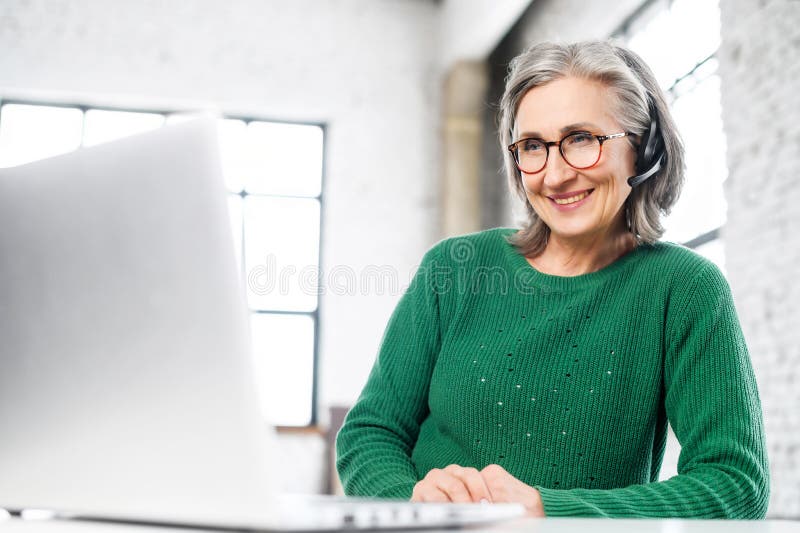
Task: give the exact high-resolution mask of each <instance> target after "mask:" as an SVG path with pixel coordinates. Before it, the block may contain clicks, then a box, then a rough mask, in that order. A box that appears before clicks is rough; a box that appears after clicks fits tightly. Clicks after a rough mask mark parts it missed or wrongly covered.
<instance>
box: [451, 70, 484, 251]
mask: <svg viewBox="0 0 800 533" xmlns="http://www.w3.org/2000/svg"><path fill="white" fill-rule="evenodd" d="M488 84H489V74H488V67H487V65H486V63H484V62H477V61H475V62H473V61H470V62H459V63H456V64H455V65H454V66H453V67H452V68H451V69H450V71H449V72H448V73H447V75H446V77H445V82H444V91H443V94H442V96H443V99H444V102H443V105H442V109H443V112H444V117H443V120H442V133H443V137H444V139H443V142H442V195H441V202H442V205H441V213H442V221H441V230H442V235H443V236H452V235H460V234H463V233H470V232H473V231H478V230H479V229H481V182H480V175H481V148H482V138H483V114H484V107H485V105H486V104H485V101H486V91H487V88H488Z"/></svg>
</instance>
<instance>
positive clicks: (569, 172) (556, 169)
mask: <svg viewBox="0 0 800 533" xmlns="http://www.w3.org/2000/svg"><path fill="white" fill-rule="evenodd" d="M542 172H543V173H544V185H545V186H546V187H547V188H549V189H554V190H558V189H559V188H560V187H561V185H562V184H563V183H565V182H567V181H569V180H571V179H573V178H575V176H576V175H577V170H575V169H574V168H572V167H571V166H569V165H568V164H567V162H566V161H564V156H562V155H561V151H560V150H559V149H558V147H557V146H551V147H550V154H549V155H548V158H547V164H546V165H545V167H544V170H543V171H542Z"/></svg>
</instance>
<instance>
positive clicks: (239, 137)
mask: <svg viewBox="0 0 800 533" xmlns="http://www.w3.org/2000/svg"><path fill="white" fill-rule="evenodd" d="M246 132H247V126H246V124H245V123H244V121H242V120H234V119H224V120H220V121H218V122H217V133H218V134H219V149H220V156H221V157H222V173H223V175H224V176H225V184H226V185H227V187H228V189H229V190H230V191H231V192H241V190H242V188H243V187H244V176H245V175H246V174H247V172H248V169H249V168H250V166H251V162H250V161H249V160H248V158H247V155H248V150H247V137H246V135H245V134H246Z"/></svg>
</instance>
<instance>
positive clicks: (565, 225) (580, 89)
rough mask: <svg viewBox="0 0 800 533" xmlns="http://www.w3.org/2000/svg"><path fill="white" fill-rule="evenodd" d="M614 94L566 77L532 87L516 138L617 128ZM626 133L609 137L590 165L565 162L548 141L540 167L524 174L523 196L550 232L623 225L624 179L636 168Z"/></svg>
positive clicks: (600, 232) (596, 234) (598, 233)
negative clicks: (578, 168)
mask: <svg viewBox="0 0 800 533" xmlns="http://www.w3.org/2000/svg"><path fill="white" fill-rule="evenodd" d="M613 110H614V98H613V95H612V93H611V91H610V89H608V88H607V87H606V86H605V85H603V84H601V83H599V82H595V81H590V80H585V79H581V78H574V77H566V78H561V79H558V80H555V81H551V82H549V83H546V84H545V85H541V86H539V87H535V88H533V89H531V90H530V91H528V92H527V93H526V94H525V96H524V97H523V98H522V101H521V102H520V105H519V110H518V112H517V121H516V128H515V131H514V134H515V136H514V140H518V139H524V138H527V137H536V138H540V139H543V140H545V141H558V140H560V139H561V138H562V137H564V136H565V135H567V134H569V133H573V132H588V133H590V134H593V135H610V134H613V133H620V132H622V131H624V130H623V128H622V127H621V126H620V125H619V123H618V122H617V120H616V119H615V117H614V116H613V115H612V113H613ZM628 139H629V137H621V138H616V139H609V140H607V141H605V142H604V143H603V145H602V154H601V156H600V160H599V161H598V162H597V164H595V165H594V166H592V167H591V168H587V169H583V170H577V169H574V168H572V167H571V166H569V165H568V164H567V163H566V162H565V161H564V159H563V158H562V157H561V154H560V153H559V151H558V147H557V146H551V147H550V155H549V157H548V158H547V164H546V165H545V167H544V169H542V170H541V171H539V172H537V173H535V174H526V173H524V172H523V173H521V174H522V183H523V186H524V188H525V193H526V196H527V197H528V201H529V202H530V204H531V206H532V207H533V209H534V210H535V211H536V213H537V214H538V215H539V216H540V217H541V218H542V220H543V221H544V222H545V223H546V224H547V226H548V227H549V228H550V231H551V238H560V239H568V240H574V239H582V238H594V239H596V238H609V239H611V238H613V237H615V236H617V235H619V234H621V233H623V232H625V231H626V228H625V223H624V210H623V205H624V203H625V199H626V198H627V197H628V195H629V194H630V192H631V188H630V186H629V185H628V181H627V179H628V178H629V177H630V176H633V175H634V174H635V172H634V168H635V161H636V153H635V151H634V149H633V147H632V146H631V143H630V141H629V140H628Z"/></svg>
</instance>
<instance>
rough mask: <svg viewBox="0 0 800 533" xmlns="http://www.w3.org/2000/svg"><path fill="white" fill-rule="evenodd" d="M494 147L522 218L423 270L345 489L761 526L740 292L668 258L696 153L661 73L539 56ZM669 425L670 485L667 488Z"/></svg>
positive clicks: (527, 59)
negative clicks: (673, 444) (735, 295)
mask: <svg viewBox="0 0 800 533" xmlns="http://www.w3.org/2000/svg"><path fill="white" fill-rule="evenodd" d="M500 137H501V144H502V146H503V148H504V153H505V158H506V172H507V175H508V178H509V182H510V185H511V188H512V190H514V191H516V192H517V193H518V194H520V196H521V197H522V198H523V199H524V200H525V201H526V206H527V223H526V225H525V227H524V228H522V229H521V230H519V231H516V230H510V229H503V228H500V229H493V230H488V231H483V232H480V233H476V234H472V235H467V236H464V237H459V238H454V239H447V240H444V241H442V242H440V243H438V244H437V245H436V246H434V247H433V248H432V249H431V250H429V251H428V253H427V254H426V255H425V257H424V258H423V261H422V264H421V266H420V268H419V270H418V272H417V274H416V275H415V278H414V280H413V281H412V283H411V285H410V287H409V289H408V291H407V293H406V294H405V295H404V296H403V298H402V299H401V301H400V302H399V304H398V306H397V308H396V309H395V311H394V313H393V315H392V317H391V319H390V321H389V324H388V326H387V329H386V332H385V335H384V339H383V342H382V346H381V350H380V354H379V357H378V360H377V361H376V363H375V366H374V368H373V371H372V373H371V374H370V377H369V381H368V383H367V385H366V387H365V388H364V391H363V392H362V394H361V397H360V398H359V400H358V402H357V403H356V405H355V406H354V407H353V409H352V410H351V412H350V413H349V415H348V417H347V420H346V422H345V424H344V426H343V428H342V430H341V432H340V434H339V437H338V441H337V450H338V462H337V463H338V469H339V473H340V476H341V478H342V481H343V483H344V487H345V491H346V492H347V493H348V494H351V495H362V496H382V497H397V498H411V499H413V500H416V501H453V502H479V501H484V500H485V501H490V502H507V501H512V502H520V503H523V504H525V506H526V507H527V508H528V511H529V513H530V514H531V515H533V516H545V515H547V516H558V515H574V516H617V517H622V516H631V517H669V516H671V517H727V518H760V517H763V516H764V515H765V513H766V507H767V500H768V469H767V458H766V451H765V444H764V430H763V422H762V415H761V408H760V404H759V398H758V392H757V390H756V383H755V379H754V376H753V371H752V366H751V363H750V359H749V356H748V353H747V348H746V346H745V343H744V339H743V337H742V333H741V328H740V326H739V323H738V319H737V317H736V312H735V310H734V306H733V301H732V297H731V294H730V290H729V288H728V285H727V283H726V282H725V279H724V278H723V276H722V275H721V274H720V272H719V270H718V269H717V268H716V267H715V266H714V265H713V264H712V263H710V262H709V261H706V260H705V259H703V258H701V257H700V256H698V255H696V254H695V253H693V252H691V251H689V250H686V249H684V248H682V247H679V246H676V245H673V244H669V243H662V242H658V238H659V237H660V236H661V235H662V233H663V229H662V227H661V224H660V222H659V216H660V215H661V214H662V213H666V212H668V211H669V209H670V207H671V206H672V205H673V204H674V202H675V200H676V199H677V197H678V194H679V192H680V188H681V183H682V179H683V148H682V145H681V142H680V139H679V137H678V133H677V131H676V129H675V125H674V123H673V121H672V119H671V117H670V113H669V109H668V107H667V105H666V103H665V99H664V95H663V93H662V92H661V90H660V89H659V88H658V85H657V83H656V81H655V78H654V76H653V74H652V72H651V71H650V69H649V68H648V67H647V66H646V65H645V64H644V63H643V61H642V60H641V59H640V58H639V57H638V56H637V55H635V54H634V53H632V52H630V51H628V50H626V49H624V48H621V47H619V46H616V45H613V44H610V43H604V42H584V43H577V44H572V45H567V46H561V45H556V44H550V43H545V44H538V45H535V46H533V47H531V48H530V49H529V50H527V51H526V52H524V53H523V54H522V55H520V56H519V57H517V58H516V59H515V60H514V61H513V62H512V64H511V66H510V73H509V76H508V79H507V83H506V90H505V94H504V96H503V99H502V103H501V125H500ZM668 422H669V423H670V424H671V425H672V427H673V429H674V431H675V435H676V436H677V438H678V440H679V441H680V443H681V446H682V450H681V455H680V459H679V464H678V475H677V476H675V477H673V478H671V479H669V480H666V481H662V482H658V481H657V479H658V473H659V469H660V466H661V461H662V458H663V453H664V444H665V438H666V433H667V423H668Z"/></svg>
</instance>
